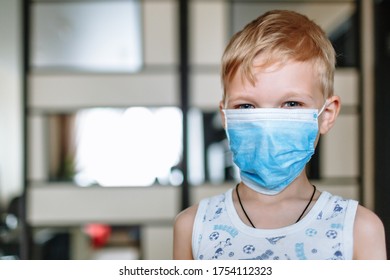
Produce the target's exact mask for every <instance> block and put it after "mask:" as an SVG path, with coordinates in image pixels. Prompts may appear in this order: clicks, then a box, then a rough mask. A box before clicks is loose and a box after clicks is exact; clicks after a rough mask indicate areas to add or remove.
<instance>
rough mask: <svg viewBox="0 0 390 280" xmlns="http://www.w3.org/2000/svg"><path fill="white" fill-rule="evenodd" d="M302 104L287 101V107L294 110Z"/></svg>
mask: <svg viewBox="0 0 390 280" xmlns="http://www.w3.org/2000/svg"><path fill="white" fill-rule="evenodd" d="M301 105H302V104H301V103H300V102H297V101H287V102H286V103H285V107H290V108H293V107H300V106H301Z"/></svg>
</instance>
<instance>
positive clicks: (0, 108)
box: [0, 0, 23, 206]
mask: <svg viewBox="0 0 390 280" xmlns="http://www.w3.org/2000/svg"><path fill="white" fill-rule="evenodd" d="M19 2H20V1H15V0H4V1H0V38H1V40H0V135H1V136H0V205H1V204H3V205H4V206H6V205H7V204H8V202H9V200H10V199H12V198H13V197H14V196H17V195H19V194H20V193H21V191H22V186H23V162H22V160H23V152H22V147H23V143H22V137H23V125H22V123H23V118H22V113H23V106H22V105H23V103H22V76H21V73H22V64H21V63H22V60H21V49H22V41H21V32H20V30H21V22H20V15H21V11H20V3H19Z"/></svg>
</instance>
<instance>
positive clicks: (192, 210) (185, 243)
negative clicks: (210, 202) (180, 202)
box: [173, 204, 198, 260]
mask: <svg viewBox="0 0 390 280" xmlns="http://www.w3.org/2000/svg"><path fill="white" fill-rule="evenodd" d="M197 210H198V204H196V205H193V206H191V207H189V208H187V209H185V210H183V211H182V212H180V213H179V214H178V215H177V216H176V218H175V223H174V227H173V258H174V259H176V260H178V259H192V229H193V225H194V220H195V216H196V212H197Z"/></svg>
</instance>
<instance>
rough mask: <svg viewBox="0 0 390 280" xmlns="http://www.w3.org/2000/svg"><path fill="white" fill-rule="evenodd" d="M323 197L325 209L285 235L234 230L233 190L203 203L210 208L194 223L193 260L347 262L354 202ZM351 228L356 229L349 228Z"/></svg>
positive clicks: (260, 231) (235, 223) (277, 231)
mask: <svg viewBox="0 0 390 280" xmlns="http://www.w3.org/2000/svg"><path fill="white" fill-rule="evenodd" d="M321 195H323V196H326V195H327V197H326V198H325V199H326V202H325V203H324V206H323V207H322V208H321V209H320V210H319V211H318V212H316V213H313V212H312V210H313V209H314V207H313V208H312V210H311V211H310V212H309V213H308V214H307V215H306V217H304V219H303V220H301V221H300V222H298V223H297V224H295V225H293V226H291V227H290V229H291V230H286V232H285V233H284V234H280V230H279V229H277V230H266V231H264V230H261V229H259V230H257V229H256V230H255V229H252V228H249V227H248V228H247V229H246V230H243V227H242V225H241V226H240V229H238V227H236V226H235V225H237V221H235V222H233V220H234V218H233V220H232V217H231V216H230V215H229V211H227V207H234V206H233V203H232V201H228V200H229V199H231V190H229V191H228V192H226V193H225V194H221V195H218V196H214V197H212V198H208V199H206V200H204V201H202V202H201V204H207V207H200V209H205V211H204V213H198V214H199V216H200V217H202V218H199V219H196V220H195V222H196V223H198V224H197V225H196V227H194V229H195V228H196V229H197V230H194V233H195V234H196V236H194V238H195V240H197V242H196V249H195V253H196V254H195V255H194V257H195V258H196V259H245V260H288V259H295V260H306V259H322V260H326V259H329V260H342V259H345V258H346V257H345V256H346V254H345V252H346V250H351V248H345V243H346V242H345V240H346V238H352V236H351V235H352V233H350V232H348V233H346V232H344V227H345V225H346V223H353V220H352V221H349V220H348V221H346V220H345V215H346V209H347V207H348V205H349V202H350V201H351V200H346V199H343V198H341V197H338V196H332V195H330V194H329V193H322V194H321ZM317 202H318V201H317ZM317 208H318V207H317ZM230 210H231V209H230ZM317 210H318V209H317ZM234 211H235V210H234ZM197 216H198V215H197ZM308 219H310V221H309V222H307V220H308ZM303 221H305V222H303ZM239 222H240V223H242V221H239ZM199 223H200V224H199ZM244 228H245V227H244ZM348 228H353V226H351V225H349V227H348ZM348 244H349V243H348Z"/></svg>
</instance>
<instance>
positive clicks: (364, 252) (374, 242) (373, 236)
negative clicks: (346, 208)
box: [353, 205, 386, 260]
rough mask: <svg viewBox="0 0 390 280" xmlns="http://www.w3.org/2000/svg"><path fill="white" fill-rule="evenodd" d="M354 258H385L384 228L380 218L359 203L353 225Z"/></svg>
mask: <svg viewBox="0 0 390 280" xmlns="http://www.w3.org/2000/svg"><path fill="white" fill-rule="evenodd" d="M353 258H354V259H363V260H368V259H377V260H379V259H386V242H385V230H384V226H383V223H382V221H381V220H380V218H379V217H378V216H377V215H376V214H375V213H374V212H372V211H371V210H369V209H367V208H365V207H363V206H361V205H359V206H358V208H357V211H356V216H355V225H354V254H353Z"/></svg>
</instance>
